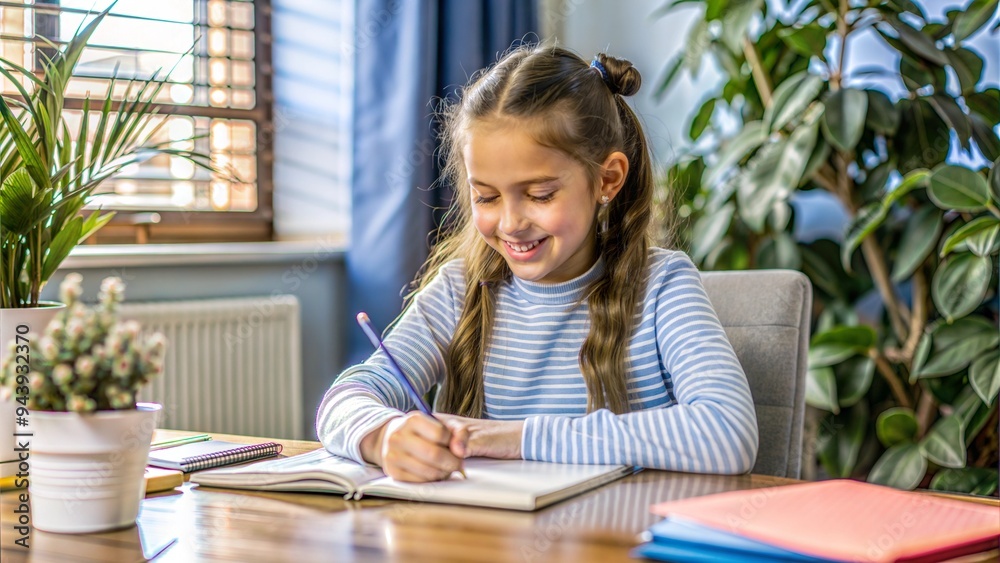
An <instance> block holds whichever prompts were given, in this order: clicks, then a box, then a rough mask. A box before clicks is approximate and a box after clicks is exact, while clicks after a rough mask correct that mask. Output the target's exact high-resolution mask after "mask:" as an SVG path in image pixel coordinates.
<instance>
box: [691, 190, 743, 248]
mask: <svg viewBox="0 0 1000 563" xmlns="http://www.w3.org/2000/svg"><path fill="white" fill-rule="evenodd" d="M735 212H736V206H735V205H733V203H732V202H729V203H726V204H725V205H723V206H722V207H720V208H718V209H716V210H715V211H714V212H713V213H711V214H709V215H704V216H702V217H701V218H699V219H698V222H696V223H695V225H694V228H693V229H692V230H691V260H693V261H695V262H696V263H701V261H702V260H704V259H705V257H706V256H708V253H709V252H711V251H712V249H713V248H715V247H716V245H718V244H719V241H721V240H722V237H723V236H725V234H726V231H728V230H729V225H730V223H732V220H733V214H734V213H735Z"/></svg>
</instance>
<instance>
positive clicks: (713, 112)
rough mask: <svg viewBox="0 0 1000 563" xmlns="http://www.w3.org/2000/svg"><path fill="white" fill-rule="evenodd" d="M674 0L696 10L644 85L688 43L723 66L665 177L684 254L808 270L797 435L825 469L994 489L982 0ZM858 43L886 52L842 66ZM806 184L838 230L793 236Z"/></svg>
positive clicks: (989, 101)
mask: <svg viewBox="0 0 1000 563" xmlns="http://www.w3.org/2000/svg"><path fill="white" fill-rule="evenodd" d="M680 4H682V3H681V2H672V3H671V5H670V7H673V6H674V5H680ZM692 4H702V5H704V10H705V11H704V17H703V18H701V19H700V20H699V21H697V22H696V24H695V25H694V27H693V28H692V32H691V37H689V40H688V43H687V44H688V46H687V49H686V52H685V53H684V54H683V55H682V56H680V57H678V58H677V59H676V60H674V61H673V62H672V63H669V64H668V67H667V73H666V74H665V80H664V82H663V84H662V88H663V89H669V88H670V86H671V84H672V82H673V81H674V80H675V79H676V77H677V76H678V75H679V74H680V72H681V71H682V70H683V69H685V68H687V69H689V70H690V71H691V72H692V73H694V72H696V71H697V69H698V68H699V67H700V66H703V65H704V64H705V62H706V59H712V60H714V62H715V63H717V64H718V68H720V69H721V70H722V72H723V79H722V81H721V83H720V84H719V85H718V88H716V89H715V90H714V91H712V92H710V93H709V94H708V96H707V97H706V99H705V101H704V103H703V105H702V107H701V108H700V109H699V110H698V112H697V114H696V115H695V116H694V117H693V119H692V122H691V127H690V136H691V138H692V139H695V140H699V141H700V142H699V147H698V149H697V150H696V151H695V152H693V153H692V154H690V155H688V157H687V158H686V159H684V160H682V161H681V162H678V163H676V164H675V165H674V166H673V167H672V169H671V170H670V174H669V177H670V178H672V179H673V181H674V182H675V185H676V186H677V187H678V188H680V189H681V190H683V192H682V193H683V194H685V195H684V196H683V197H684V198H686V199H687V202H686V205H687V207H686V209H685V210H686V211H687V212H689V213H690V216H691V217H692V218H693V219H694V221H693V228H692V229H691V230H690V231H689V232H688V233H687V237H688V240H689V241H690V250H691V254H692V257H693V258H694V259H695V260H696V261H698V262H700V263H701V265H702V266H703V267H707V268H721V269H733V268H747V267H761V268H767V267H782V268H793V269H801V270H802V271H803V272H805V273H806V274H807V275H808V276H809V277H810V279H811V280H812V282H813V285H814V288H815V294H816V299H815V302H816V304H817V311H816V313H817V316H816V324H815V328H814V330H813V334H814V336H813V339H812V344H811V348H810V355H809V368H810V369H809V376H808V386H807V391H806V400H807V402H808V403H809V405H810V406H811V407H812V409H813V410H812V413H813V416H812V420H811V424H808V425H807V433H810V432H811V438H807V443H806V446H807V447H810V446H814V448H813V449H814V451H815V454H816V455H817V458H818V460H819V462H820V464H821V467H822V471H825V473H826V475H828V476H832V477H855V478H867V479H868V480H869V481H872V482H876V483H882V484H887V485H892V486H896V487H900V488H906V489H911V488H914V487H918V486H921V487H930V488H933V489H943V490H951V491H960V492H972V493H979V494H996V491H997V484H998V473H997V469H996V468H997V459H998V439H997V428H998V417H1000V414H998V406H997V405H998V400H997V396H998V391H1000V353H998V351H997V344H998V338H1000V337H998V331H997V322H998V310H997V286H996V278H995V277H993V276H994V274H995V272H996V270H997V257H998V253H1000V170H998V167H1000V139H998V138H997V134H996V129H997V126H998V124H1000V91H998V90H997V88H996V87H995V86H991V85H989V84H984V82H983V81H982V80H981V79H982V76H983V68H984V63H983V59H982V57H981V56H980V55H979V54H977V53H976V51H975V50H974V49H973V48H970V45H969V38H970V37H971V36H973V35H975V34H977V33H979V32H980V31H981V30H983V29H984V26H986V25H987V23H988V22H989V21H990V20H991V18H992V17H993V15H994V14H995V13H996V9H997V0H968V1H966V2H965V4H966V5H965V6H964V7H961V9H959V7H958V6H956V7H955V9H950V10H947V12H946V14H945V15H944V17H943V18H937V19H934V18H931V17H929V16H928V14H926V13H925V12H924V11H923V9H922V8H921V7H920V6H919V5H918V4H916V3H914V2H911V1H910V0H894V1H890V2H874V1H871V2H868V1H865V2H853V1H852V2H848V1H847V0H821V1H819V2H806V3H797V4H795V5H794V6H789V7H788V8H787V9H782V11H780V12H776V11H774V10H772V8H771V5H770V4H766V3H765V2H763V0H750V1H746V2H724V1H723V2H716V1H702V2H692V3H688V2H685V3H683V5H685V6H691V5H692ZM996 30H997V27H996V26H994V27H993V30H992V32H993V33H995V32H996ZM865 41H868V42H871V41H877V42H879V43H880V48H881V49H887V50H889V51H890V52H891V53H892V55H893V56H894V57H895V60H896V61H898V62H897V63H896V64H897V65H898V66H897V67H896V68H895V69H889V70H886V69H884V68H877V67H872V66H861V67H857V68H845V60H848V57H846V55H845V53H848V52H852V53H855V54H856V56H857V53H859V51H858V49H861V48H862V45H865V44H866V43H865ZM867 44H870V43H867ZM861 56H862V57H863V55H861ZM885 59H887V60H893V59H892V58H890V55H886V56H885ZM723 113H724V114H726V115H728V116H730V117H731V118H733V119H734V120H735V121H736V122H738V123H739V126H738V130H737V131H736V132H735V134H726V135H722V134H721V131H718V130H716V129H715V127H714V126H713V124H714V123H719V122H723V121H725V120H719V119H718V118H719V117H721V114H723ZM713 116H714V118H713ZM806 199H810V200H812V201H827V202H832V203H833V205H834V207H836V208H839V210H841V212H842V213H843V214H845V215H846V216H847V217H848V220H847V225H846V228H845V229H843V231H842V232H841V233H836V232H834V233H832V234H828V235H824V236H817V237H813V238H810V239H808V240H803V239H802V238H801V237H798V236H796V234H797V233H800V232H801V231H802V230H803V229H802V228H803V227H808V226H809V225H806V224H804V222H803V217H804V214H799V213H796V212H798V211H803V210H806V209H807V208H806V207H805V206H804V205H800V203H801V202H802V201H804V200H806ZM793 204H794V205H795V207H794V209H793ZM991 280H992V283H991ZM803 466H804V467H805V468H806V469H809V468H812V467H815V465H814V464H803ZM817 474H818V472H817ZM806 476H807V477H809V476H811V475H810V474H807V475H806Z"/></svg>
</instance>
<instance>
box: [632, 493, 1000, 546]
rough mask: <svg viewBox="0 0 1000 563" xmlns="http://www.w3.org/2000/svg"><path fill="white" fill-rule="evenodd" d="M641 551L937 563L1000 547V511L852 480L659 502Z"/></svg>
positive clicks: (993, 507)
mask: <svg viewBox="0 0 1000 563" xmlns="http://www.w3.org/2000/svg"><path fill="white" fill-rule="evenodd" d="M653 512H654V513H656V514H659V515H661V516H665V517H666V519H665V520H662V521H661V522H658V523H656V524H654V525H653V526H652V527H651V528H650V529H649V531H648V532H647V537H646V539H647V540H648V541H647V542H646V543H644V544H642V545H640V546H639V547H637V548H635V550H633V555H634V556H637V557H645V558H648V559H656V560H662V561H673V562H675V563H688V562H698V563H701V562H709V561H713V562H714V561H741V562H747V563H753V562H757V561H760V562H763V561H793V562H846V561H870V562H883V561H884V562H890V561H894V562H909V563H918V562H919V563H930V562H933V561H944V560H946V559H951V558H955V557H961V556H963V555H968V554H972V553H979V552H982V551H987V550H990V549H995V548H996V547H997V545H998V540H1000V507H998V506H997V505H996V504H993V505H986V504H978V503H974V502H966V501H961V500H953V499H948V498H941V497H938V496H934V495H931V494H928V493H914V492H906V491H899V490H896V489H892V488H889V487H883V486H880V485H872V484H868V483H861V482H857V481H850V480H847V479H836V480H832V481H820V482H815V483H803V484H796V485H786V486H783V487H773V488H764V489H751V490H746V491H734V492H729V493H721V494H717V495H710V496H706V497H699V498H692V499H684V500H678V501H671V502H666V503H662V504H658V505H655V506H653Z"/></svg>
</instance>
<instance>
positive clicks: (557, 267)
mask: <svg viewBox="0 0 1000 563" xmlns="http://www.w3.org/2000/svg"><path fill="white" fill-rule="evenodd" d="M616 155H618V156H616ZM463 157H464V160H465V167H466V175H467V177H468V179H469V186H468V189H469V190H470V194H469V195H470V200H471V205H472V220H473V223H474V224H475V226H476V229H477V230H478V231H479V233H480V234H481V235H482V237H483V239H484V240H485V241H486V243H487V244H489V245H490V246H491V247H492V248H493V249H495V250H496V251H497V252H499V253H500V254H501V256H503V257H504V260H506V262H507V264H508V266H510V269H511V271H512V272H513V273H514V275H515V276H517V277H519V278H521V279H523V280H529V281H536V282H542V283H558V282H563V281H567V280H570V279H573V278H575V277H578V276H580V275H582V274H583V273H585V272H586V271H587V270H588V269H590V267H591V266H592V265H593V264H594V262H595V261H596V260H597V250H596V249H597V239H596V228H595V221H596V215H597V206H598V204H599V203H600V198H601V196H602V195H608V196H609V197H610V198H613V197H614V195H615V193H617V190H618V188H619V187H620V186H621V183H622V181H623V180H624V176H625V174H626V173H627V169H628V168H627V167H628V161H627V160H626V159H625V157H624V155H623V154H621V153H612V155H611V156H609V157H608V160H607V161H605V168H604V169H603V170H602V174H601V176H602V177H601V178H600V179H598V180H597V181H595V180H592V179H591V178H590V176H589V175H588V174H587V170H586V169H585V168H584V166H583V165H582V164H580V163H579V162H577V161H575V160H573V159H572V158H570V157H569V156H567V155H566V154H564V153H563V152H561V151H558V150H556V149H553V148H550V147H546V146H543V145H540V144H539V143H537V142H536V141H535V140H534V139H533V138H532V137H531V136H530V135H529V134H528V133H527V132H525V131H523V130H520V129H518V128H517V127H515V126H514V124H493V123H491V124H482V125H479V126H476V127H472V128H470V130H469V131H468V132H467V137H466V144H465V146H464V149H463ZM619 157H620V158H619ZM608 161H614V162H613V163H612V166H611V171H610V174H609V171H608V167H607V164H608ZM622 161H624V163H623V162H622ZM622 166H624V170H620V168H621V167H622ZM619 176H620V178H619ZM609 180H611V184H612V185H610V186H609V184H608V182H609ZM614 180H617V181H616V182H615V181H614ZM614 184H616V185H614ZM609 188H610V189H609Z"/></svg>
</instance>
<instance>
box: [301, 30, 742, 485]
mask: <svg viewBox="0 0 1000 563" xmlns="http://www.w3.org/2000/svg"><path fill="white" fill-rule="evenodd" d="M639 84H640V76H639V72H638V71H637V70H636V69H635V68H634V67H633V66H632V65H631V63H629V62H628V61H625V60H622V59H616V58H614V57H610V56H607V55H604V54H600V55H598V56H597V57H596V58H595V59H594V61H593V62H592V63H590V64H588V63H587V62H585V61H584V60H582V59H581V58H579V57H578V56H576V55H575V54H573V53H571V52H569V51H566V50H564V49H560V48H553V47H533V48H529V47H524V48H520V49H518V50H515V51H512V52H511V53H509V54H508V55H506V56H505V57H504V58H503V59H502V60H501V61H500V62H498V63H497V64H496V65H494V66H493V67H492V68H490V69H489V70H487V71H486V72H484V73H483V74H481V75H479V76H478V77H477V78H476V79H474V80H473V81H472V83H471V84H470V85H469V86H467V87H466V88H465V90H464V91H463V93H462V96H461V100H460V101H459V102H457V103H456V104H454V105H453V106H451V107H450V108H449V109H448V110H446V112H445V116H444V117H445V138H444V140H445V149H446V155H447V164H446V172H447V175H448V178H449V179H450V180H451V181H452V182H454V186H455V188H456V196H455V198H454V201H453V205H452V209H451V211H450V212H449V216H450V219H451V221H452V223H451V225H450V226H451V229H450V231H449V234H448V236H446V237H445V238H444V239H443V240H442V241H441V242H439V243H438V244H437V245H436V247H435V248H434V250H433V252H432V254H431V257H430V258H429V259H428V261H427V263H426V264H425V267H424V268H423V270H422V273H421V278H419V279H420V285H419V290H418V291H417V292H416V293H415V294H414V295H413V296H412V298H411V300H410V302H409V304H408V306H407V308H406V310H405V311H404V313H403V315H402V316H401V317H400V318H399V319H398V321H397V322H396V323H395V325H394V327H393V329H392V331H391V333H390V334H388V335H387V337H386V339H385V344H386V346H387V347H388V348H389V349H390V350H391V351H392V353H393V356H394V357H395V359H396V360H397V361H398V362H399V364H400V366H401V367H402V368H403V370H404V371H405V373H406V375H407V376H408V377H409V378H410V380H411V381H412V382H413V384H414V386H415V387H416V389H417V391H418V392H420V393H426V392H427V391H429V390H430V389H431V388H432V387H434V386H435V385H438V384H441V388H440V392H439V393H438V396H437V402H436V410H437V411H439V412H440V413H442V414H438V415H436V416H437V419H434V418H430V417H428V416H426V415H423V414H420V413H419V412H410V413H409V414H407V411H410V410H412V409H413V408H414V405H413V404H412V403H411V401H410V400H409V399H408V398H407V394H406V392H405V391H404V389H403V387H402V386H401V385H400V384H399V383H398V382H397V381H396V379H395V378H394V377H393V376H392V374H391V372H390V371H389V370H388V368H387V361H386V358H385V356H384V355H383V354H382V352H381V351H378V352H376V353H375V354H373V355H372V356H371V358H369V359H368V360H367V361H366V362H365V363H363V364H360V365H357V366H353V367H351V368H349V369H347V370H346V371H345V372H344V373H343V374H341V375H340V377H338V379H337V381H336V383H334V384H333V386H332V387H331V388H330V390H329V391H328V392H327V393H326V396H325V397H324V398H323V402H322V404H321V405H320V408H319V412H318V416H317V430H318V434H319V437H320V439H321V440H322V442H323V445H324V446H325V447H326V449H328V450H329V451H331V452H333V453H335V454H338V455H342V456H345V457H349V458H352V459H355V460H357V461H359V462H369V463H373V464H376V465H379V466H381V467H382V468H383V470H384V471H385V472H386V473H387V474H388V475H390V476H392V477H394V478H396V479H400V480H404V481H432V480H438V479H444V478H447V477H448V476H449V475H450V474H451V473H452V471H454V470H456V469H459V468H460V467H461V463H462V459H463V458H465V457H470V456H486V457H493V458H513V459H520V458H523V459H530V460H543V461H553V462H564V463H607V464H630V465H639V466H643V467H651V468H657V469H669V470H676V471H693V472H705V473H727V474H733V473H744V472H747V471H749V470H750V469H751V467H753V464H754V460H755V458H756V455H757V420H756V416H755V414H754V407H753V402H752V399H751V396H750V391H749V388H748V387H747V381H746V376H745V375H744V373H743V370H742V368H741V367H740V364H739V362H738V361H737V359H736V356H735V354H734V353H733V349H732V346H731V345H730V343H729V341H728V340H727V339H726V335H725V332H724V331H723V329H722V327H721V326H720V324H719V321H718V318H717V317H716V315H715V312H714V311H713V310H712V307H711V304H710V303H709V301H708V299H707V297H706V295H705V291H704V289H703V287H702V284H701V278H700V277H699V274H698V271H697V270H696V269H695V267H694V265H693V264H692V263H691V261H690V259H689V258H688V257H687V256H686V255H685V254H683V253H681V252H676V251H669V250H664V249H660V248H650V246H649V242H648V238H647V237H648V235H647V232H648V227H649V223H650V208H651V206H652V191H653V176H652V169H651V163H650V156H649V151H648V148H647V143H646V140H645V138H644V134H643V131H642V128H641V127H640V125H639V121H638V119H637V118H636V115H635V113H633V111H632V110H631V109H630V108H629V106H628V105H627V104H626V103H625V100H624V96H630V95H632V94H634V93H635V92H636V91H637V90H638V89H639ZM444 413H448V414H444Z"/></svg>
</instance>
